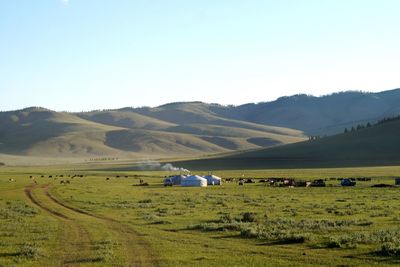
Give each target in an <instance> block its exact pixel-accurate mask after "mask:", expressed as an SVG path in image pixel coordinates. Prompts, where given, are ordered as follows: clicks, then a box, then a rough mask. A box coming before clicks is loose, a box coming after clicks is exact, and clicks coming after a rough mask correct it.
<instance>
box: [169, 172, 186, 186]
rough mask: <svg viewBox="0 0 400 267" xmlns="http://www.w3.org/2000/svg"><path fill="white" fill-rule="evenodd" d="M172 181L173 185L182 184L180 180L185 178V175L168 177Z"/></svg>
mask: <svg viewBox="0 0 400 267" xmlns="http://www.w3.org/2000/svg"><path fill="white" fill-rule="evenodd" d="M169 178H170V179H171V181H172V184H173V185H180V184H181V183H182V180H183V179H185V178H186V175H182V174H179V175H175V176H170V177H169Z"/></svg>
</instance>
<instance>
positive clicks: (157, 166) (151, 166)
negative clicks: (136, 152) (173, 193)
mask: <svg viewBox="0 0 400 267" xmlns="http://www.w3.org/2000/svg"><path fill="white" fill-rule="evenodd" d="M139 168H140V169H141V170H144V171H181V172H190V171H189V170H188V169H185V168H180V167H175V166H174V165H172V164H171V163H166V164H164V165H162V164H161V163H159V162H157V161H143V162H140V163H139Z"/></svg>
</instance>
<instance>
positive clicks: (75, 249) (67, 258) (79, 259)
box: [24, 185, 98, 266]
mask: <svg viewBox="0 0 400 267" xmlns="http://www.w3.org/2000/svg"><path fill="white" fill-rule="evenodd" d="M43 189H44V188H43V187H38V186H36V185H31V186H27V187H25V189H24V192H25V195H26V196H27V197H28V199H29V200H30V201H31V202H32V203H33V204H34V205H36V206H37V207H39V208H40V209H42V210H44V211H45V212H47V213H48V214H50V215H51V216H54V217H56V218H57V219H58V220H59V221H60V222H61V223H62V228H63V236H62V240H61V241H60V250H59V251H60V252H58V253H56V255H55V256H56V257H59V258H60V259H61V265H62V266H77V265H81V264H82V263H85V262H95V261H97V260H98V259H97V258H95V257H91V247H92V246H93V242H92V240H91V238H90V235H89V233H88V231H87V229H85V228H84V227H83V226H82V225H80V224H79V223H78V222H77V221H76V220H75V219H74V218H71V217H70V216H68V215H66V214H64V213H62V212H60V211H58V210H54V209H52V208H51V207H50V206H48V205H46V204H44V203H43V202H41V201H39V200H38V199H37V198H36V197H35V196H34V194H33V191H35V192H38V193H41V191H42V192H43Z"/></svg>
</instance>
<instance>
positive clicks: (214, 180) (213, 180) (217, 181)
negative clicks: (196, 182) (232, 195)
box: [204, 174, 222, 185]
mask: <svg viewBox="0 0 400 267" xmlns="http://www.w3.org/2000/svg"><path fill="white" fill-rule="evenodd" d="M204 178H206V179H207V184H208V185H221V184H222V179H221V178H220V177H218V176H215V175H212V174H211V175H206V176H204Z"/></svg>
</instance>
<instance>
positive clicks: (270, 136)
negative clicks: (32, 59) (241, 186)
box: [0, 89, 400, 158]
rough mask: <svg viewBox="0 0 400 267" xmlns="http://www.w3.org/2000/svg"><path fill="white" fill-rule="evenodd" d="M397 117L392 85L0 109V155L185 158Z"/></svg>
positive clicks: (399, 105)
mask: <svg viewBox="0 0 400 267" xmlns="http://www.w3.org/2000/svg"><path fill="white" fill-rule="evenodd" d="M398 114H400V89H395V90H390V91H384V92H380V93H366V92H355V91H349V92H342V93H334V94H331V95H326V96H322V97H315V96H309V95H304V94H300V95H294V96H288V97H281V98H279V99H277V100H275V101H271V102H261V103H257V104H255V103H249V104H244V105H240V106H231V105H230V106H223V105H219V104H207V103H203V102H175V103H169V104H165V105H161V106H158V107H154V108H151V107H141V108H130V107H126V108H121V109H115V110H98V111H90V112H76V113H68V112H55V111H51V110H48V109H45V108H40V107H31V108H25V109H22V110H17V111H7V112H0V153H3V154H11V155H32V156H51V157H91V156H95V157H96V156H108V155H125V156H129V157H131V156H137V157H146V158H147V157H148V158H150V157H186V156H194V155H205V154H214V153H225V152H233V151H238V150H248V149H257V148H267V147H273V146H277V145H284V144H290V143H294V142H299V141H303V140H305V139H307V135H331V134H335V133H340V132H343V130H344V128H346V127H351V126H354V125H357V124H359V123H364V124H365V123H366V122H371V123H374V122H376V121H378V120H380V119H382V118H384V117H391V116H395V115H398Z"/></svg>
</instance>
